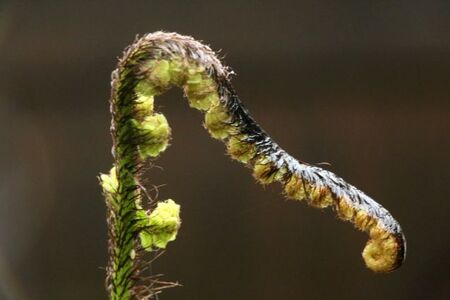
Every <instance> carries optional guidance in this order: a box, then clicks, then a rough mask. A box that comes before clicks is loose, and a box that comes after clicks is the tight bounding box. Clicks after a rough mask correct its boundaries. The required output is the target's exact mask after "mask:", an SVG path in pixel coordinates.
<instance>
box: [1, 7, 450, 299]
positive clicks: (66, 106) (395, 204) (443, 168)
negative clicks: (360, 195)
mask: <svg viewBox="0 0 450 300" xmlns="http://www.w3.org/2000/svg"><path fill="white" fill-rule="evenodd" d="M156 30H165V31H177V32H179V33H182V34H188V35H192V36H194V37H195V38H197V39H200V40H203V41H205V42H206V43H208V44H210V45H211V47H212V48H213V49H216V50H219V49H222V51H221V55H222V56H224V57H225V58H224V61H225V63H226V64H227V65H229V66H231V67H232V68H233V69H234V70H235V71H236V73H237V74H238V75H237V76H236V77H235V78H234V80H233V82H234V86H235V88H236V89H237V91H238V93H239V95H240V97H241V99H242V100H243V101H244V103H245V104H246V106H247V107H248V108H249V109H250V111H251V112H252V115H253V116H254V118H255V119H256V120H257V121H258V122H259V123H260V124H261V125H262V126H263V127H264V128H265V130H266V131H268V132H269V133H270V134H271V136H272V137H273V138H274V139H275V140H276V141H277V142H278V143H279V144H280V145H281V146H282V147H284V148H285V149H286V150H288V151H289V152H290V153H291V154H292V155H293V156H295V157H297V158H299V159H301V160H303V161H307V162H310V163H314V164H317V163H320V162H328V163H330V164H331V166H325V168H327V169H329V170H332V171H334V172H336V173H337V174H339V175H340V176H342V177H344V178H345V179H347V180H348V181H349V182H351V183H353V184H355V185H356V186H357V187H359V188H361V189H362V190H364V191H365V192H367V193H368V194H369V195H371V196H373V197H374V198H375V199H377V200H378V201H379V202H380V203H382V204H383V205H384V206H385V207H386V208H387V209H389V210H390V211H391V213H392V214H393V215H394V216H395V218H396V219H397V220H398V221H399V222H400V223H401V225H402V227H403V229H404V231H405V234H406V237H407V240H408V257H407V260H406V264H405V265H404V266H403V267H402V268H401V269H399V270H398V271H396V272H394V273H391V274H386V275H377V274H374V273H372V272H371V271H369V270H367V269H366V268H365V266H364V263H363V261H362V259H361V257H360V252H361V250H362V249H363V246H364V244H365V242H366V240H367V236H366V235H365V234H363V233H360V232H357V231H356V230H355V229H354V228H353V227H352V226H351V225H350V224H347V223H343V222H341V221H339V220H337V218H336V217H335V216H334V214H333V212H332V211H329V210H326V211H320V210H316V209H313V208H310V207H307V206H306V205H305V204H302V203H295V202H290V201H285V200H283V198H282V196H281V195H280V188H279V187H278V186H268V187H266V188H262V187H261V186H260V185H258V184H256V183H255V182H254V179H253V178H252V177H251V175H250V173H251V172H250V170H248V169H245V168H243V167H242V166H241V165H239V164H238V163H236V162H231V161H230V159H229V158H228V157H227V156H225V155H224V146H223V145H222V144H221V143H220V142H217V141H214V140H212V139H211V138H210V137H209V136H208V134H207V132H206V131H205V130H204V129H203V128H202V126H201V123H202V116H201V114H200V113H198V112H197V111H194V110H191V109H189V107H188V105H187V103H186V101H185V100H184V99H182V97H181V96H182V94H181V92H180V91H179V90H173V91H171V92H169V93H168V94H166V95H164V96H163V97H161V98H159V99H158V101H157V103H158V107H159V109H160V110H161V111H163V112H164V113H165V114H166V115H167V117H168V119H169V121H170V123H171V126H172V129H173V141H172V146H171V147H170V148H169V149H168V151H167V152H166V153H164V155H163V156H162V157H161V159H160V160H159V161H158V165H160V166H162V167H163V169H160V168H152V169H151V170H150V171H149V172H148V174H147V176H148V180H149V183H152V184H156V185H161V184H165V186H164V187H162V188H160V196H159V199H166V198H169V197H170V198H173V199H175V200H176V201H177V202H178V203H180V204H181V205H182V218H183V226H182V228H181V231H180V233H179V236H178V239H177V240H176V242H173V243H171V244H170V245H169V248H168V250H167V252H166V253H165V254H164V255H163V256H162V257H161V258H160V259H159V260H158V261H157V262H156V263H154V265H153V272H154V273H164V274H165V277H164V279H166V280H177V281H179V282H180V283H181V284H183V287H179V288H174V289H171V290H168V291H166V292H164V293H163V295H162V296H161V299H450V275H449V268H450V258H449V253H450V234H449V231H450V222H449V210H450V201H449V200H450V199H449V196H450V178H449V175H448V174H449V169H450V160H449V158H448V154H449V152H450V121H449V118H450V93H449V87H450V85H449V84H450V2H449V1H444V0H443V1H234V0H228V1H156V0H153V1H151V0H145V1H144V0H134V1H128V2H126V1H84V2H83V1H59V2H57V1H44V0H41V1H5V0H3V1H1V2H0V120H1V123H0V124H1V126H0V166H1V167H0V299H8V300H9V299H12V300H25V299H106V294H105V292H104V269H103V267H104V266H105V264H106V261H107V257H106V224H105V206H104V202H103V198H102V195H101V191H100V188H99V186H98V183H97V179H96V176H97V175H98V173H99V172H106V171H107V170H109V168H110V166H111V163H112V158H111V154H110V148H111V139H110V136H109V132H108V129H109V123H110V115H109V107H108V97H109V92H110V83H109V80H110V73H111V71H112V70H113V69H114V68H115V64H116V57H117V56H120V55H121V52H122V50H123V49H124V47H125V46H126V45H128V44H129V43H130V42H132V41H133V39H134V37H135V35H136V34H144V33H147V32H153V31H156Z"/></svg>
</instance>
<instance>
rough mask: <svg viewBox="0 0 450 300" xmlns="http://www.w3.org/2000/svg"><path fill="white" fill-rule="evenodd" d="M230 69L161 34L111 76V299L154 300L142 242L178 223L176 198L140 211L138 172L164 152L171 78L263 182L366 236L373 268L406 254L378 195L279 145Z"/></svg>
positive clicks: (151, 242) (389, 265)
mask: <svg viewBox="0 0 450 300" xmlns="http://www.w3.org/2000/svg"><path fill="white" fill-rule="evenodd" d="M231 73H232V72H231V71H230V70H229V69H227V68H226V67H224V66H222V64H221V63H220V61H219V60H218V59H217V58H216V56H215V54H214V52H213V51H212V50H211V49H210V48H209V47H207V46H205V45H203V44H201V43H199V42H197V41H195V40H194V39H192V38H191V37H187V36H181V35H178V34H176V33H165V32H155V33H152V34H147V35H145V36H143V37H142V38H139V39H137V40H136V41H135V42H134V43H133V44H132V45H131V46H129V47H128V48H127V49H126V50H125V52H124V55H123V57H122V58H121V59H120V61H119V64H118V67H117V69H116V70H115V71H114V72H113V74H112V93H111V94H112V95H111V113H112V116H113V118H112V124H111V134H112V138H113V144H114V145H113V156H114V159H115V163H114V166H113V169H112V170H111V172H110V174H109V175H102V176H101V183H102V186H103V190H104V194H105V198H106V203H107V208H108V226H109V237H110V246H109V254H110V261H109V266H108V276H107V289H108V291H109V293H110V298H111V299H130V298H133V297H135V298H139V299H148V298H150V297H152V295H154V294H155V293H156V292H157V291H159V288H161V287H156V288H154V289H148V288H146V287H143V286H142V285H139V284H138V278H139V272H140V268H141V267H142V266H141V264H142V262H141V261H140V260H139V257H140V256H141V255H142V249H144V250H152V249H158V248H164V247H165V246H166V244H167V243H168V242H169V241H171V240H173V239H175V236H176V233H177V230H178V228H179V225H180V219H179V206H178V205H176V204H175V203H174V202H173V201H172V200H168V201H166V202H161V203H158V206H157V207H156V208H154V205H150V207H149V209H147V210H146V209H144V208H143V204H142V202H143V200H142V199H143V197H144V196H145V194H146V193H145V190H144V189H143V187H142V185H141V183H140V182H141V174H140V170H141V169H142V166H143V165H144V163H145V161H146V160H147V159H148V158H156V157H157V156H158V155H159V154H160V153H161V152H163V151H164V150H165V149H166V147H167V145H168V141H169V138H170V128H169V125H168V123H167V120H166V118H165V117H164V115H162V114H159V113H156V112H154V107H153V99H154V97H155V96H157V95H160V94H162V93H164V92H165V91H166V90H167V89H169V88H170V87H171V86H173V85H175V86H178V87H180V88H182V89H183V90H184V94H185V95H186V97H187V98H188V100H189V105H190V106H191V107H194V108H196V109H198V110H200V111H203V112H204V113H205V122H204V125H205V128H206V129H207V130H208V131H209V133H210V134H211V136H212V137H213V138H216V139H218V140H221V141H223V142H224V143H225V145H226V147H227V152H228V154H229V155H230V156H231V157H232V158H233V159H235V160H237V161H239V162H241V163H243V164H245V165H246V166H248V167H249V168H251V169H252V170H253V176H254V177H255V178H256V179H257V180H258V181H259V182H260V183H262V184H269V183H272V182H279V183H280V184H281V185H282V188H283V191H284V194H285V196H286V197H287V198H288V199H294V200H304V201H305V202H306V203H308V204H309V205H311V206H314V207H318V208H325V207H332V208H333V209H334V210H335V211H336V213H337V215H338V216H339V218H341V219H343V220H346V221H349V222H352V223H353V224H354V225H355V227H356V228H358V229H360V230H362V231H365V232H367V233H368V234H369V236H370V239H369V241H368V242H367V245H366V247H365V248H364V251H363V253H362V256H363V258H364V260H365V262H366V265H367V267H368V268H370V269H372V270H373V271H375V272H389V271H392V270H394V269H396V268H398V267H399V266H400V265H401V264H402V262H403V260H404V257H405V251H406V241H405V238H404V236H403V233H402V231H401V228H400V225H399V224H398V223H397V222H396V221H395V219H394V218H393V217H392V216H391V214H390V213H389V212H388V211H387V210H386V209H384V208H383V207H382V206H381V205H379V204H378V203H377V202H375V201H374V200H372V199H371V198H370V197H368V196H367V195H365V194H364V193H363V192H361V191H360V190H358V189H357V188H355V187H354V186H352V185H350V184H348V183H346V182H345V181H344V180H343V179H341V178H339V177H337V176H336V175H335V174H333V173H331V172H329V171H326V170H323V169H321V168H319V167H316V166H311V165H308V164H305V163H300V162H299V161H297V160H296V159H294V158H293V157H292V156H290V155H289V154H288V153H286V152H285V151H284V150H283V149H281V148H280V147H279V146H278V145H277V144H276V143H275V142H274V141H273V140H272V139H271V138H270V137H269V136H268V135H267V134H266V133H265V132H264V131H263V130H262V129H261V127H260V126H259V125H258V124H257V123H256V122H255V121H254V120H253V119H252V117H250V115H249V114H248V111H247V110H246V109H245V108H244V106H243V105H242V103H241V101H240V100H239V98H238V97H237V95H236V93H235V91H234V89H233V87H232V86H231V83H230V74H231Z"/></svg>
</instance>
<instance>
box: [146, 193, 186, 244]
mask: <svg viewBox="0 0 450 300" xmlns="http://www.w3.org/2000/svg"><path fill="white" fill-rule="evenodd" d="M180 225H181V219H180V206H179V205H178V204H176V203H175V202H174V201H173V200H171V199H169V200H166V201H164V202H159V203H158V205H157V206H156V208H155V209H154V210H153V211H152V213H151V214H150V215H149V216H148V218H147V224H145V227H144V229H143V230H142V231H141V232H140V234H139V237H140V240H141V246H142V248H144V249H145V250H147V251H151V250H152V249H153V248H161V249H164V248H166V246H167V244H168V243H169V242H171V241H173V240H175V238H176V236H177V233H178V229H179V228H180Z"/></svg>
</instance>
